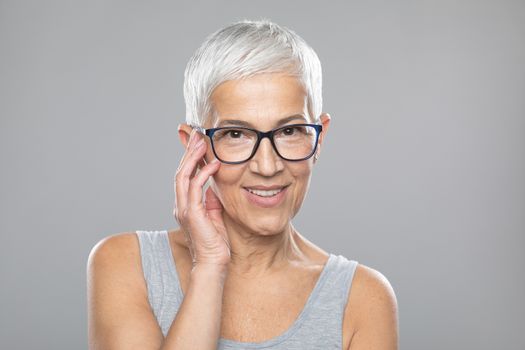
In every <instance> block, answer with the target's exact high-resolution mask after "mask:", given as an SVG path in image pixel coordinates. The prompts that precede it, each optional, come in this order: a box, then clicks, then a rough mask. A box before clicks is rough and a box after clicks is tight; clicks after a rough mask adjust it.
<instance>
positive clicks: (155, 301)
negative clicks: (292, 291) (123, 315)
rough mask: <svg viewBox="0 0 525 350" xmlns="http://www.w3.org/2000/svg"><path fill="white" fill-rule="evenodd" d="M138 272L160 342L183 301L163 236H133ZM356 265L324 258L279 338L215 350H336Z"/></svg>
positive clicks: (222, 342) (228, 343)
mask: <svg viewBox="0 0 525 350" xmlns="http://www.w3.org/2000/svg"><path fill="white" fill-rule="evenodd" d="M136 233H137V236H138V239H139V244H140V253H141V257H142V268H143V270H144V278H145V280H146V284H147V288H148V298H149V303H150V305H151V308H152V310H153V313H154V314H155V317H156V318H157V322H158V323H159V326H160V328H161V330H162V333H163V334H164V336H166V335H167V334H168V330H169V329H170V326H171V323H172V322H173V320H174V319H175V315H176V314H177V311H178V310H179V307H180V304H181V303H182V300H183V298H184V295H183V293H182V288H181V286H180V282H179V278H178V275H177V269H176V267H175V261H174V260H173V255H172V251H171V246H170V244H169V239H168V231H166V230H164V231H136ZM357 264H358V262H357V261H355V260H348V259H347V258H345V257H344V256H342V255H334V254H330V256H329V258H328V261H327V263H326V265H325V266H324V268H323V270H322V272H321V275H320V276H319V279H318V280H317V283H316V285H315V287H314V289H313V291H312V292H311V294H310V296H309V297H308V300H307V302H306V304H305V306H304V308H303V310H302V311H301V313H300V314H299V316H298V317H297V319H296V320H295V322H294V323H293V324H292V325H291V326H290V327H289V328H288V329H287V330H286V331H285V332H284V333H282V334H281V335H279V336H276V337H273V338H271V339H268V340H266V341H263V342H239V341H234V340H230V339H224V338H220V339H219V342H218V346H217V349H218V350H222V349H283V350H284V349H286V350H308V349H312V350H313V349H316V350H318V349H323V350H326V349H334V350H335V349H337V350H341V349H342V337H343V336H342V328H343V316H344V309H345V306H346V303H347V300H348V296H349V293H350V288H351V286H352V280H353V276H354V272H355V269H356V267H357Z"/></svg>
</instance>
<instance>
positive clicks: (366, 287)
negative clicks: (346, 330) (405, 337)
mask: <svg viewBox="0 0 525 350" xmlns="http://www.w3.org/2000/svg"><path fill="white" fill-rule="evenodd" d="M345 317H348V318H349V319H350V320H351V321H350V322H349V324H350V327H351V333H352V336H351V341H350V345H349V347H348V350H354V349H361V348H367V349H392V350H395V349H397V348H398V337H399V335H398V332H399V331H398V328H399V326H398V306H397V298H396V295H395V292H394V289H393V287H392V285H391V284H390V282H389V280H388V279H387V278H386V277H385V276H384V275H383V274H382V273H381V272H379V271H378V270H376V269H373V268H371V267H368V266H366V265H363V264H361V263H359V264H358V265H357V267H356V270H355V274H354V277H353V282H352V287H351V290H350V295H349V300H348V303H347V307H346V310H345Z"/></svg>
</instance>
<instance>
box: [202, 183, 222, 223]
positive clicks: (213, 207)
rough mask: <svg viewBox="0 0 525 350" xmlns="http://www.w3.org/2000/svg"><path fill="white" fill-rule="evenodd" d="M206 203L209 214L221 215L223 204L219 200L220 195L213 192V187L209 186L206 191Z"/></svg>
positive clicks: (213, 215) (212, 215)
mask: <svg viewBox="0 0 525 350" xmlns="http://www.w3.org/2000/svg"><path fill="white" fill-rule="evenodd" d="M204 205H205V207H206V211H207V212H208V215H210V216H211V217H213V218H215V217H216V215H220V214H221V213H222V209H223V206H222V204H221V201H220V200H219V197H217V195H216V194H215V192H213V190H212V189H211V187H208V189H207V190H206V193H205V199H204Z"/></svg>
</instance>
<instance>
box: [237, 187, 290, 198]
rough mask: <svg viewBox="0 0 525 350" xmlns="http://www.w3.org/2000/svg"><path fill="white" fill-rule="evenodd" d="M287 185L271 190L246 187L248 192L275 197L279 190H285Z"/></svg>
mask: <svg viewBox="0 0 525 350" xmlns="http://www.w3.org/2000/svg"><path fill="white" fill-rule="evenodd" d="M285 188H286V187H282V188H280V189H277V190H271V191H263V190H252V189H250V188H245V189H246V190H247V191H248V192H250V193H253V194H255V195H257V196H259V197H273V196H275V195H277V194H278V193H279V192H281V191H282V190H284V189H285Z"/></svg>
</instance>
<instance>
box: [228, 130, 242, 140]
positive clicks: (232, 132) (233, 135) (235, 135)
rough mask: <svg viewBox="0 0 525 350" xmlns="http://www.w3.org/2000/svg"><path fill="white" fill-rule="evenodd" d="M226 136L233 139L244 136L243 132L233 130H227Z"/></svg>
mask: <svg viewBox="0 0 525 350" xmlns="http://www.w3.org/2000/svg"><path fill="white" fill-rule="evenodd" d="M226 134H227V135H228V136H231V138H233V139H238V138H240V137H241V136H242V134H243V132H242V131H241V130H236V129H232V130H227V131H226Z"/></svg>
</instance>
